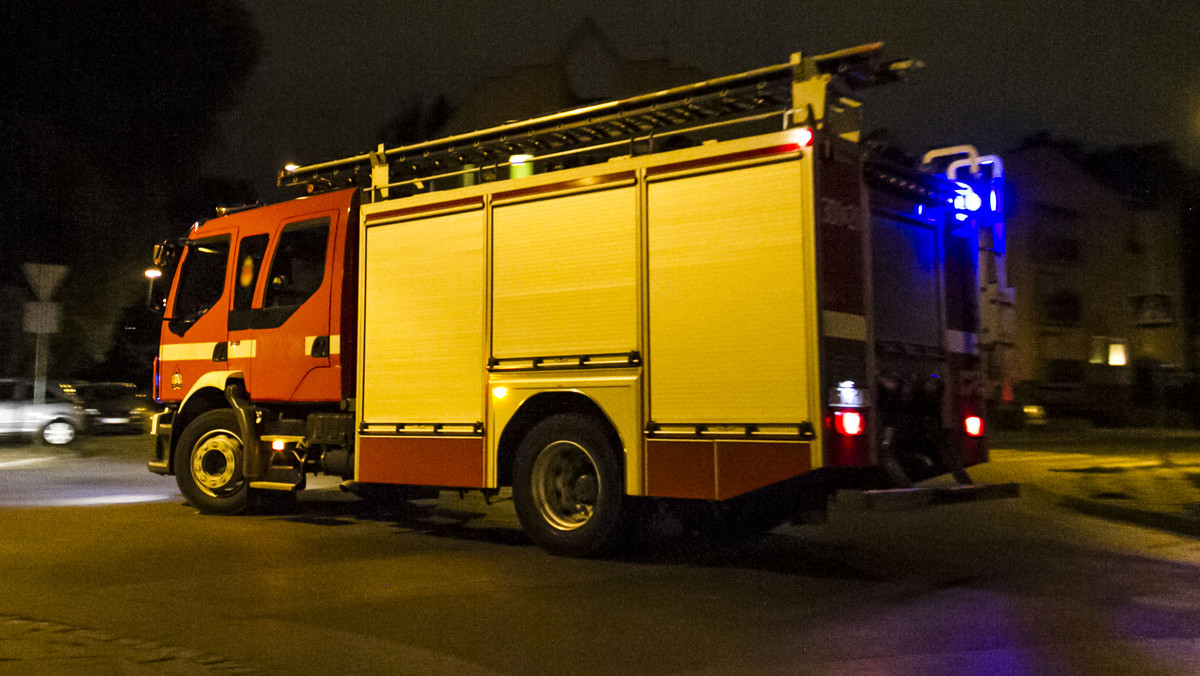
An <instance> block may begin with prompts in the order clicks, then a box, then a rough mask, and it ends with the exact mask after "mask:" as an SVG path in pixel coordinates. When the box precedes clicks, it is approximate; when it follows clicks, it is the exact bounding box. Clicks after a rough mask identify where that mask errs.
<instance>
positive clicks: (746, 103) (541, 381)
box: [148, 44, 1015, 556]
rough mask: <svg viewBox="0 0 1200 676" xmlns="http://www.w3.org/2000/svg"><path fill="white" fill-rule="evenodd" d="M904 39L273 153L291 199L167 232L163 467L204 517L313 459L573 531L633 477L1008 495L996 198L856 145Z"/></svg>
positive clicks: (676, 501)
mask: <svg viewBox="0 0 1200 676" xmlns="http://www.w3.org/2000/svg"><path fill="white" fill-rule="evenodd" d="M915 65H919V64H916V63H915V62H913V61H910V60H899V61H884V60H883V59H882V58H881V45H880V44H871V45H864V46H861V47H856V48H852V49H848V50H843V51H839V52H835V53H829V54H821V55H815V56H809V55H803V54H795V55H793V56H792V57H791V58H790V59H789V61H788V62H787V63H783V64H780V65H775V66H769V67H765V68H760V69H756V70H752V71H749V72H744V73H740V74H735V75H731V76H726V77H720V78H716V79H711V80H706V81H703V82H697V83H694V84H689V85H686V86H680V87H676V88H673V89H668V90H664V91H658V92H653V93H649V94H644V95H640V96H634V97H630V98H626V99H621V100H614V101H608V102H604V103H597V104H593V105H587V106H584V107H581V108H577V109H572V110H567V111H564V112H559V113H554V114H549V115H545V116H541V117H537V118H533V119H527V120H520V121H515V122H510V123H507V124H504V125H501V126H497V127H493V128H488V129H483V130H480V131H476V132H471V133H466V134H460V135H456V136H450V137H446V138H440V139H435V140H430V141H427V142H422V143H416V144H412V145H406V146H402V147H392V148H387V147H384V146H380V147H379V148H378V149H377V150H375V151H373V152H368V153H364V154H361V155H357V156H353V157H348V158H344V159H339V160H336V161H331V162H324V163H320V164H313V165H310V166H304V167H297V166H292V165H289V166H288V167H287V168H285V169H284V170H283V171H282V172H281V173H280V177H279V183H280V185H281V186H283V187H284V188H287V189H291V190H295V191H298V192H300V193H302V196H300V197H297V198H295V199H291V200H290V201H284V202H281V203H277V204H272V205H269V206H261V207H253V208H243V209H240V210H239V209H225V210H218V214H219V215H218V217H216V218H212V219H210V220H206V221H203V222H200V223H196V224H195V225H193V226H192V228H191V230H190V231H189V232H188V233H187V236H186V237H184V238H180V239H178V240H172V241H167V242H164V243H163V244H161V245H159V246H158V247H156V249H155V268H152V270H151V271H149V272H148V275H150V276H152V283H151V303H152V305H153V306H154V307H156V308H158V309H160V310H161V311H162V313H163V320H162V332H161V345H160V349H159V354H158V357H157V359H156V360H155V364H154V396H155V398H156V399H157V400H158V401H159V402H160V403H162V404H164V405H165V411H164V412H163V413H161V414H159V415H158V416H157V417H156V418H155V420H154V425H153V435H154V438H155V450H154V455H153V457H152V459H151V461H150V463H149V469H150V470H151V471H153V472H156V473H159V474H164V475H169V474H173V475H174V476H175V478H176V481H177V483H178V485H179V488H180V491H181V492H182V494H183V495H184V497H185V498H186V499H187V501H188V502H189V503H191V504H192V505H193V506H194V507H196V508H197V509H199V510H200V511H201V512H204V513H210V514H230V513H236V512H240V511H242V510H244V509H245V508H246V506H247V504H248V500H249V498H250V496H251V495H252V494H253V493H255V492H269V491H279V492H283V493H292V494H294V493H295V492H296V491H298V490H300V489H302V488H304V486H305V481H306V477H307V476H308V475H309V474H316V473H323V474H327V475H335V476H338V477H341V478H343V479H345V480H346V481H345V483H344V484H343V485H344V486H346V487H348V488H349V489H352V490H354V491H356V492H359V493H360V494H363V495H370V494H372V493H373V491H374V492H379V491H380V489H388V488H389V487H391V492H393V493H394V494H396V495H400V496H407V497H416V496H422V495H425V496H427V495H429V494H430V493H429V492H430V491H437V490H443V489H453V490H459V491H465V490H478V491H483V492H484V493H485V494H487V495H489V496H492V495H496V494H499V493H500V491H502V490H503V491H506V494H507V491H508V490H511V497H512V500H513V504H514V507H515V510H516V513H517V516H518V517H519V519H520V522H521V524H522V526H523V528H524V529H525V530H526V532H527V533H528V535H529V537H530V539H532V540H533V541H534V542H535V543H537V544H538V545H540V546H542V547H543V548H545V549H547V550H549V551H551V552H554V553H559V554H565V555H574V556H582V555H589V554H593V553H596V552H600V551H603V550H605V549H606V548H607V547H609V546H610V545H612V544H613V543H614V542H617V541H619V540H620V539H621V537H622V535H623V534H625V533H627V532H628V530H629V529H630V528H636V525H631V524H637V523H643V522H644V519H637V518H634V515H635V514H636V513H642V514H644V513H645V510H646V507H647V505H650V506H653V507H656V508H679V509H680V510H681V513H686V512H688V510H692V511H698V512H700V513H705V514H716V515H718V517H719V518H728V519H731V520H732V521H731V522H733V523H738V524H751V523H753V524H754V525H753V526H752V525H746V527H747V528H750V527H763V528H765V527H770V526H771V525H775V524H778V523H780V522H782V520H784V519H786V518H794V517H796V516H797V515H801V514H806V513H812V512H819V511H820V510H821V509H823V508H824V507H825V505H827V504H828V502H829V501H830V499H831V498H833V499H837V500H844V501H845V503H846V504H847V505H854V504H857V505H863V506H866V507H868V508H871V507H882V506H887V505H891V504H893V503H896V502H905V503H912V504H937V503H941V502H948V501H961V500H975V499H988V498H996V497H1009V496H1011V495H1013V494H1014V493H1015V486H1013V485H1009V484H1005V485H992V486H987V485H978V484H973V483H972V482H971V480H970V478H969V476H968V475H967V473H966V471H965V468H966V467H969V466H971V465H974V464H977V463H981V462H984V461H985V460H986V459H987V449H986V444H985V435H984V422H983V421H984V411H983V409H982V406H983V398H982V396H981V388H980V373H981V369H982V361H981V360H982V359H983V351H984V350H983V348H984V346H981V344H980V342H979V337H980V327H979V316H980V311H979V305H980V294H979V290H980V288H981V282H980V275H979V270H980V261H981V260H983V259H985V258H988V257H992V258H989V260H990V261H991V264H994V263H995V261H994V260H993V259H994V256H993V253H992V252H991V251H990V250H988V249H987V248H986V247H985V248H984V249H981V247H980V229H981V228H991V226H992V224H989V223H986V222H985V221H986V220H987V219H986V218H984V217H983V215H982V212H986V211H987V210H988V209H987V206H986V203H987V198H986V197H981V196H980V195H979V194H978V191H977V190H975V189H973V188H972V187H971V186H970V185H968V184H967V183H965V182H963V181H952V180H949V179H948V178H946V176H945V175H944V173H945V172H944V171H942V169H944V167H943V166H942V165H944V164H945V161H946V160H949V159H950V157H939V155H938V154H937V153H934V154H933V155H931V156H930V157H928V158H926V159H927V160H928V164H927V165H925V166H924V167H908V166H900V165H894V164H889V163H888V162H886V161H884V160H883V159H880V158H876V157H874V156H873V155H872V153H870V152H868V151H867V150H866V149H865V148H864V147H863V145H862V144H861V143H860V141H861V139H860V134H861V131H860V128H861V124H862V123H861V119H862V116H861V112H862V104H861V102H862V96H861V93H862V92H863V91H864V90H866V89H868V88H869V87H871V86H874V85H878V84H882V83H886V82H889V81H893V80H897V79H900V78H902V77H903V76H904V75H905V74H906V73H907V72H908V71H909V70H910V69H911V68H913V67H914V66H915ZM949 155H954V156H957V155H962V156H961V157H955V159H954V160H953V161H954V162H956V163H957V164H956V169H962V168H963V163H964V162H965V163H966V164H967V165H968V166H967V169H968V170H970V171H963V172H962V173H963V175H964V176H965V175H967V174H968V173H972V172H975V173H978V171H979V169H980V167H981V166H982V165H984V164H986V161H984V160H980V158H979V157H978V155H977V154H976V153H974V151H973V150H971V151H969V152H964V151H962V150H961V149H960V150H953V151H951V152H950V153H949ZM992 201H993V202H994V201H995V200H994V196H993V200H992ZM981 203H982V204H984V206H983V207H981ZM991 206H992V207H994V206H995V205H994V204H992V205H991ZM993 210H994V209H993ZM989 241H990V240H989ZM941 474H949V475H950V476H951V477H953V479H954V481H953V482H945V481H943V482H942V483H940V484H938V485H916V482H919V481H922V480H924V479H927V478H930V477H933V476H936V475H941ZM383 492H386V491H383ZM749 513H754V514H757V515H759V516H760V517H764V518H761V519H758V520H755V521H753V522H752V521H751V520H749V519H745V520H738V519H741V518H742V517H743V516H744V515H746V514H749ZM739 527H740V526H739Z"/></svg>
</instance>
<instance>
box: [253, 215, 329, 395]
mask: <svg viewBox="0 0 1200 676" xmlns="http://www.w3.org/2000/svg"><path fill="white" fill-rule="evenodd" d="M338 217H339V213H338V211H334V210H331V211H327V212H323V213H317V214H307V215H304V216H299V217H295V218H290V219H286V220H284V221H283V222H281V223H280V225H279V228H278V230H277V231H276V234H275V237H274V242H273V243H272V245H271V247H270V252H269V254H268V257H267V260H266V262H265V263H264V266H263V270H265V271H266V274H265V275H264V276H262V279H261V281H260V282H258V283H257V284H256V286H258V287H260V288H261V300H260V301H259V302H258V303H257V307H256V308H255V309H254V311H253V313H252V314H253V319H252V320H251V327H250V328H251V331H250V333H251V338H252V345H253V347H252V348H251V349H252V351H253V362H254V364H253V376H252V378H251V380H250V381H249V386H250V387H251V388H252V389H251V395H252V397H253V398H254V399H255V400H257V401H337V400H338V399H339V398H340V394H341V393H340V389H339V388H337V387H333V388H320V387H318V388H313V387H310V386H305V382H306V380H309V381H313V380H320V378H319V374H320V373H321V372H322V370H323V369H324V370H328V369H329V368H330V358H329V355H330V350H331V347H335V346H331V343H330V340H331V336H330V330H329V329H330V307H329V302H330V294H331V289H332V288H333V280H332V278H333V275H332V274H331V263H332V259H333V245H332V237H333V234H334V232H335V231H336V226H337V224H338ZM326 390H328V391H326Z"/></svg>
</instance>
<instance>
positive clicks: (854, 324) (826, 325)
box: [821, 310, 867, 340]
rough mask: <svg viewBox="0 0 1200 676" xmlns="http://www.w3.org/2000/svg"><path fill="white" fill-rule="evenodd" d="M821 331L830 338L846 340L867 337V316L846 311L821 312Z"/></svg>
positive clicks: (864, 338)
mask: <svg viewBox="0 0 1200 676" xmlns="http://www.w3.org/2000/svg"><path fill="white" fill-rule="evenodd" d="M821 333H823V334H824V335H826V336H829V337H830V338H845V339H846V340H866V339H867V318H866V317H864V316H863V315H854V314H850V313H848V312H834V311H832V310H825V311H823V312H821Z"/></svg>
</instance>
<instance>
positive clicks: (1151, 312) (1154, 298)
mask: <svg viewBox="0 0 1200 676" xmlns="http://www.w3.org/2000/svg"><path fill="white" fill-rule="evenodd" d="M1171 300H1172V299H1171V297H1170V296H1168V295H1167V294H1165V293H1147V294H1142V295H1140V296H1130V297H1129V311H1130V314H1131V315H1132V319H1133V323H1134V325H1135V326H1139V327H1142V328H1150V327H1154V326H1170V325H1171V324H1173V323H1174V322H1175V308H1174V305H1175V304H1174V303H1172V302H1171Z"/></svg>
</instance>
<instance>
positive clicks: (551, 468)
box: [531, 441, 600, 531]
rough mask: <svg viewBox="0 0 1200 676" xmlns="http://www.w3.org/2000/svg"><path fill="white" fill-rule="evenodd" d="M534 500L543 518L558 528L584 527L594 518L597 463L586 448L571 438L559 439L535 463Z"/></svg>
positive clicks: (597, 491) (597, 479)
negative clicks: (569, 439) (568, 439)
mask: <svg viewBox="0 0 1200 676" xmlns="http://www.w3.org/2000/svg"><path fill="white" fill-rule="evenodd" d="M531 484H532V489H533V491H532V492H533V499H534V503H535V504H536V505H537V508H538V511H540V512H541V514H542V517H543V518H544V519H545V520H546V522H547V523H549V524H550V525H551V526H553V527H554V528H556V529H558V530H563V531H569V530H575V529H577V528H580V527H582V526H583V525H584V524H586V523H587V522H588V521H589V520H591V518H592V514H593V513H594V511H595V508H596V499H597V497H598V496H599V494H600V477H599V473H598V471H597V469H596V462H595V460H593V459H592V456H591V454H589V453H588V451H587V449H585V448H583V447H582V446H580V445H579V444H576V443H574V442H571V441H556V442H554V443H552V444H550V445H548V446H546V447H545V448H543V449H542V452H541V453H539V454H538V457H537V460H535V461H534V463H533V472H532V481H531Z"/></svg>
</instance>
